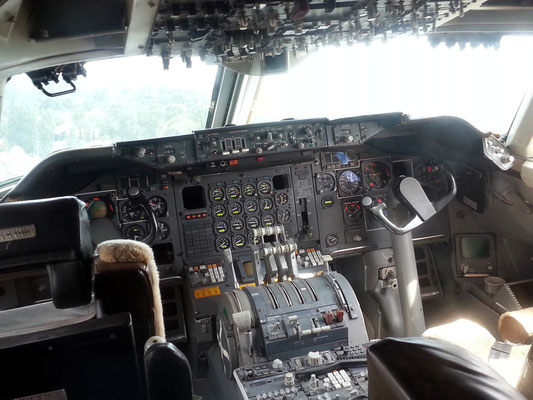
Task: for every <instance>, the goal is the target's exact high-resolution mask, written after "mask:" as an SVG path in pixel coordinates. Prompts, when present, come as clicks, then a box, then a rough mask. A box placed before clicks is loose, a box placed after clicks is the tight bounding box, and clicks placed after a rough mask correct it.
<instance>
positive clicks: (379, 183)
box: [364, 161, 391, 190]
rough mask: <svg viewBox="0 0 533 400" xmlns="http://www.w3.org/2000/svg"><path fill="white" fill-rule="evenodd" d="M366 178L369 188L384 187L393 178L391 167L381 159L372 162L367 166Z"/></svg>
mask: <svg viewBox="0 0 533 400" xmlns="http://www.w3.org/2000/svg"><path fill="white" fill-rule="evenodd" d="M364 178H365V185H366V187H367V188H368V190H376V189H382V188H384V187H385V186H387V185H388V184H389V182H390V180H391V172H390V168H389V166H388V165H387V164H385V163H384V162H381V161H376V162H371V163H370V164H368V165H367V166H366V167H365V170H364Z"/></svg>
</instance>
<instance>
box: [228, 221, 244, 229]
mask: <svg viewBox="0 0 533 400" xmlns="http://www.w3.org/2000/svg"><path fill="white" fill-rule="evenodd" d="M243 228H244V221H243V220H242V219H240V218H235V219H232V220H231V229H233V230H234V231H242V230H243Z"/></svg>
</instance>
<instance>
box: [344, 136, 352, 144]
mask: <svg viewBox="0 0 533 400" xmlns="http://www.w3.org/2000/svg"><path fill="white" fill-rule="evenodd" d="M344 141H345V142H346V143H352V142H353V136H352V135H347V136H344Z"/></svg>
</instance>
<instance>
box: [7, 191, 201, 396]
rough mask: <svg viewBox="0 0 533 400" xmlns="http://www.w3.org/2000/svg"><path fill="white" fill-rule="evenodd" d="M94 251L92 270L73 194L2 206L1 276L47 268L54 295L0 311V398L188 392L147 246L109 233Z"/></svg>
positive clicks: (82, 215) (81, 211)
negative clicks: (166, 336)
mask: <svg viewBox="0 0 533 400" xmlns="http://www.w3.org/2000/svg"><path fill="white" fill-rule="evenodd" d="M98 250H99V253H100V254H99V257H98V260H97V262H96V263H95V268H94V274H93V258H92V255H93V248H92V243H91V235H90V229H89V221H88V218H87V213H86V210H85V204H84V203H82V202H80V201H79V200H78V199H76V198H75V197H62V198H53V199H45V200H39V201H21V202H16V203H8V204H0V274H3V273H12V272H13V271H21V270H26V269H34V268H38V267H40V268H42V267H44V266H45V267H46V268H47V271H48V275H49V280H50V286H51V294H52V301H51V302H45V303H42V304H35V305H31V306H27V307H21V308H17V309H12V310H7V311H3V312H0V321H1V323H0V359H2V361H3V363H2V365H0V376H2V381H3V383H2V390H0V399H4V398H5V399H13V398H18V397H22V396H41V395H42V396H44V395H45V394H46V393H48V392H53V396H55V397H53V398H61V399H63V398H65V399H67V398H68V399H93V398H99V399H129V400H131V399H139V400H143V399H149V400H160V399H161V400H166V399H170V398H172V397H170V396H174V398H175V395H176V393H179V395H180V398H183V399H188V398H189V399H190V398H192V376H191V371H190V367H189V364H188V361H187V359H186V357H185V356H184V355H183V354H182V353H181V352H180V351H179V350H178V349H177V348H176V347H175V346H174V345H173V344H171V343H166V342H165V340H164V325H163V314H162V309H161V301H160V295H159V281H158V275H157V267H156V265H155V262H154V259H153V254H152V251H151V249H150V247H149V246H147V245H144V244H141V243H136V242H132V241H112V242H107V243H102V244H100V246H99V248H98ZM93 278H94V283H95V289H96V290H95V296H93V285H92V283H93ZM93 297H95V298H96V301H95V300H93ZM80 310H84V311H80ZM87 310H89V311H87ZM96 310H98V311H96ZM154 335H155V336H154ZM145 346H146V350H145ZM22 377H27V379H24V380H23V379H22ZM162 379H163V380H162ZM44 398H46V397H44Z"/></svg>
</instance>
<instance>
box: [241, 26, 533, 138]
mask: <svg viewBox="0 0 533 400" xmlns="http://www.w3.org/2000/svg"><path fill="white" fill-rule="evenodd" d="M532 46H533V36H504V37H503V38H502V40H501V41H500V42H499V45H497V46H484V45H478V46H475V45H471V44H467V45H464V46H459V45H458V44H455V43H444V42H442V43H434V42H430V40H428V39H427V38H426V37H413V36H411V37H399V38H394V39H389V40H388V41H377V40H375V41H374V42H372V43H371V44H365V43H357V44H353V45H352V46H348V45H339V46H337V47H335V46H327V47H324V48H321V49H320V50H318V51H315V52H313V53H311V54H310V55H309V56H308V57H307V58H305V59H303V60H302V61H301V62H299V63H298V65H295V66H293V67H292V68H291V69H290V72H289V73H286V74H278V75H270V76H265V77H262V78H254V77H251V78H249V79H248V84H247V85H246V86H247V87H246V90H245V91H243V96H242V101H241V107H240V109H239V110H238V112H237V113H236V115H235V118H234V123H236V124H246V123H251V122H267V121H275V120H280V119H284V118H295V119H303V118H318V117H328V118H330V119H333V118H343V117H350V116H353V115H370V114H378V113H387V112H395V111H401V112H404V113H406V114H409V115H410V116H411V118H426V117H434V116H439V115H448V116H455V117H459V118H463V119H465V120H466V121H468V122H470V123H471V124H472V125H474V126H475V127H476V128H477V129H479V130H481V131H484V132H486V131H492V132H495V133H500V134H504V133H506V132H507V131H508V130H509V127H510V125H511V122H512V120H513V118H514V116H515V113H516V110H517V108H518V106H519V104H520V102H521V100H522V97H523V95H524V93H525V91H526V89H527V87H528V85H529V84H530V82H529V81H528V79H529V78H528V76H529V75H530V74H529V72H528V71H531V68H532V67H533V54H532V53H531V52H527V51H524V49H527V48H531V47H532Z"/></svg>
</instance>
